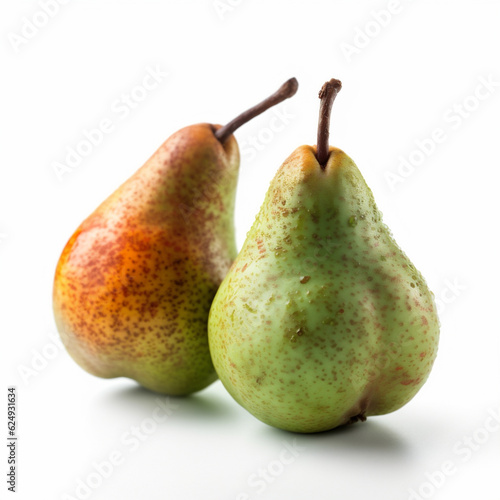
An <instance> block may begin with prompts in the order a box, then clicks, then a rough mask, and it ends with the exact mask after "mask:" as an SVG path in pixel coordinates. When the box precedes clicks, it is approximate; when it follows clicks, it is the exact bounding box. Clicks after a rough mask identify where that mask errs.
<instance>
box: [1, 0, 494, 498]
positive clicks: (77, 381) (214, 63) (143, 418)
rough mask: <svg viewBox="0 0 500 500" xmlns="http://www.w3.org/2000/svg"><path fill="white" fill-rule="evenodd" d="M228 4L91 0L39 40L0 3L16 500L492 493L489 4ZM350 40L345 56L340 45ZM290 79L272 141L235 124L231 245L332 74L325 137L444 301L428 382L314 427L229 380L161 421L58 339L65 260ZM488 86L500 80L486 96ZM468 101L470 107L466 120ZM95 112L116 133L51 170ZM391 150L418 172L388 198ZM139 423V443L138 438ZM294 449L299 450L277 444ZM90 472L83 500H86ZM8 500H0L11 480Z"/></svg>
mask: <svg viewBox="0 0 500 500" xmlns="http://www.w3.org/2000/svg"><path fill="white" fill-rule="evenodd" d="M220 4H221V5H222V6H223V5H225V6H226V7H227V8H226V9H225V10H223V7H221V10H219V11H217V9H216V8H215V7H216V5H215V3H214V2H212V1H211V0H207V1H201V0H200V1H190V2H185V1H184V2H181V1H170V2H166V1H151V0H150V1H147V0H140V1H139V0H137V1H125V0H94V1H91V0H86V1H83V0H81V1H79V2H71V4H68V5H64V6H60V8H59V12H57V13H56V14H55V15H54V16H53V17H52V18H51V19H50V20H49V21H48V22H47V23H46V25H44V26H41V27H40V28H36V27H35V31H34V32H33V29H32V30H31V31H30V30H29V28H24V32H26V30H27V31H28V32H29V34H30V36H31V38H29V39H28V38H26V39H25V40H24V42H23V41H20V38H19V37H20V36H23V35H22V33H23V26H25V24H26V21H25V20H24V18H25V17H26V18H27V19H28V20H31V19H33V18H34V17H35V16H38V17H37V18H36V19H37V21H38V23H40V22H43V15H42V16H41V17H40V14H37V13H39V12H41V9H40V6H39V4H38V3H37V2H35V1H20V0H16V2H3V3H2V7H1V13H0V35H1V42H0V57H1V74H2V77H1V80H0V127H1V130H0V169H1V180H0V200H1V210H0V233H1V238H0V283H1V297H0V300H1V305H2V309H1V311H2V313H1V329H2V336H1V338H2V349H1V356H2V361H1V369H2V387H3V389H2V390H3V391H5V392H6V387H7V385H8V384H14V385H16V386H17V388H18V399H19V404H18V413H19V417H18V418H19V436H20V440H19V447H18V453H19V475H18V495H17V497H16V498H22V499H30V500H31V499H34V498H37V499H42V500H43V499H62V498H84V497H85V495H86V497H88V498H91V499H96V500H97V499H103V500H104V499H106V500H109V499H111V498H119V499H124V500H127V499H137V498H146V499H148V500H157V499H164V498H176V499H195V498H198V499H217V500H218V499H231V500H232V499H237V498H239V499H240V500H242V499H245V498H252V499H278V498H279V499H281V498H283V499H285V498H286V499H299V498H314V499H318V500H322V499H331V498H342V499H360V500H361V499H367V498H369V499H371V500H376V499H384V500H388V499H391V500H392V499H410V498H412V499H413V500H415V499H418V498H435V499H440V500H448V499H453V500H457V499H469V498H478V497H480V498H484V499H490V498H491V499H493V498H495V499H498V498H499V494H500V493H499V489H500V485H499V482H498V469H499V465H500V446H499V444H500V431H499V427H500V422H498V421H497V422H496V423H494V420H493V416H494V415H497V418H500V417H498V414H499V411H500V394H499V390H498V389H499V382H500V362H499V361H500V359H499V352H500V351H499V349H500V342H499V328H500V327H499V322H498V307H499V303H498V301H499V293H498V288H499V286H498V284H499V278H500V276H499V270H498V269H499V266H498V261H499V246H498V241H499V239H498V212H499V210H498V186H499V181H500V176H499V174H498V172H499V169H500V162H499V130H500V118H499V117H500V87H499V85H498V82H500V67H499V48H500V29H499V22H500V2H498V1H480V0H470V1H457V0H453V1H451V0H450V1H444V0H442V1H440V0H437V1H432V2H431V1H424V0H420V1H417V0H414V1H409V0H401V1H400V3H399V10H398V12H397V13H396V14H393V15H391V18H390V19H389V20H388V21H387V20H385V21H384V20H383V17H384V16H383V15H382V14H381V15H379V16H378V19H379V21H376V20H374V19H375V18H374V14H373V13H374V12H380V11H381V10H386V9H388V7H389V6H391V7H392V5H393V4H394V2H390V1H389V0H380V1H376V2H366V1H365V2H353V1H347V0H346V1H326V0H324V1H311V0H308V1H302V2H298V1H290V0H287V1H285V0H279V1H278V0H275V1H269V0H268V1H264V0H252V1H250V0H246V1H245V0H240V1H238V0H222V2H220ZM381 16H382V17H381ZM385 18H387V16H385ZM382 22H383V24H385V26H381V23H382ZM366 30H368V31H369V33H370V34H369V38H368V39H366V37H365V40H363V35H362V32H363V31H366ZM16 37H18V38H16ZM345 44H351V45H353V46H355V49H356V53H353V54H351V56H348V55H346V53H345V50H346V45H345ZM363 44H364V45H365V46H364V47H361V45H363ZM356 46H357V47H356ZM343 47H344V50H343ZM156 66H158V67H159V68H160V71H163V72H168V76H166V77H164V78H163V79H162V81H161V83H159V84H158V86H157V88H155V89H153V90H150V91H149V92H147V95H145V96H144V95H143V94H141V93H140V92H141V91H140V89H139V90H135V95H137V96H140V97H141V98H142V97H144V99H143V100H142V101H141V102H140V103H137V105H136V107H135V108H134V109H132V110H130V113H129V114H128V115H127V116H125V113H126V111H125V110H123V108H120V109H121V112H118V110H117V108H116V106H117V104H116V101H117V100H120V99H121V98H122V94H124V93H125V94H126V93H130V92H132V91H134V89H136V87H137V85H139V84H140V83H141V81H142V80H143V78H144V76H145V75H146V73H147V68H148V67H151V68H155V67H156ZM291 76H295V77H297V79H298V80H299V82H300V89H299V92H298V94H297V95H296V96H295V97H294V98H293V99H292V100H290V101H287V103H286V104H285V105H282V106H280V110H281V112H282V114H283V113H284V114H285V115H291V117H290V116H289V118H287V119H286V123H284V124H283V127H282V128H281V130H279V131H275V132H271V133H270V132H269V130H266V129H268V127H269V125H270V120H271V117H272V116H273V114H272V112H268V113H267V114H265V115H264V116H262V117H259V118H258V119H256V120H254V121H253V122H252V123H251V124H248V125H246V126H245V127H243V128H242V129H240V130H238V132H237V133H236V137H237V139H238V140H239V142H240V146H241V149H242V165H241V174H240V184H239V188H238V193H237V208H236V216H235V218H236V226H237V236H238V245H239V246H241V244H242V243H243V241H244V238H245V234H246V232H247V231H248V229H249V228H250V226H251V224H252V221H253V219H254V217H255V214H256V213H257V211H258V209H259V206H260V204H261V202H262V200H263V197H264V194H265V192H266V189H267V187H268V184H269V181H270V180H271V179H272V177H273V175H274V173H275V171H276V169H277V168H278V167H279V165H280V164H281V163H282V161H283V160H284V159H285V158H286V157H287V156H288V155H289V154H290V153H291V152H292V151H293V150H294V149H295V148H296V147H297V146H299V145H301V144H304V143H306V144H314V142H315V134H316V123H317V112H318V99H317V92H318V90H319V88H320V87H321V85H322V84H323V82H324V81H325V80H327V79H329V78H331V77H337V78H339V79H341V80H342V82H343V84H344V87H343V90H342V91H341V93H340V94H339V96H338V98H337V101H336V103H335V105H334V110H333V117H332V133H331V141H332V144H333V145H335V146H338V147H340V148H342V149H344V150H345V151H346V152H347V153H348V154H349V155H350V156H352V157H353V159H354V160H355V161H356V163H357V164H358V166H359V168H360V169H361V171H362V172H363V174H364V176H365V178H366V180H367V183H368V185H369V186H371V188H372V190H373V191H374V195H375V199H376V200H377V202H378V205H379V208H380V209H381V211H382V212H383V213H384V217H385V222H386V223H387V224H388V226H389V227H390V228H391V229H392V231H393V233H394V235H395V238H396V240H397V241H398V243H399V244H400V246H401V247H402V248H403V249H404V250H405V251H406V252H407V254H408V255H409V256H410V258H411V259H412V260H413V262H414V263H415V265H416V266H417V267H418V268H419V269H420V270H421V271H422V273H423V274H424V276H425V277H426V279H427V281H428V283H429V286H430V287H431V289H432V290H433V291H434V292H435V294H436V298H437V300H438V302H439V307H440V316H441V323H442V329H441V343H440V351H439V356H438V358H437V361H436V363H435V367H434V370H433V372H432V374H431V376H430V378H429V380H428V382H427V384H426V385H425V387H424V388H423V389H422V391H421V392H420V393H419V394H418V396H417V397H416V398H415V399H414V400H413V401H412V402H411V403H410V404H408V405H407V406H406V407H405V408H403V409H401V410H400V411H397V412H395V413H393V414H391V415H387V416H383V417H377V418H372V419H370V420H369V421H368V422H366V423H364V424H359V425H355V426H352V427H350V428H346V429H340V430H336V431H333V432H329V433H325V434H320V435H310V436H307V435H305V436H304V435H294V434H289V433H285V432H282V431H279V430H276V429H273V428H270V427H268V426H266V425H264V424H262V423H261V422H259V421H258V420H256V419H255V418H253V417H252V416H251V415H250V414H248V413H247V412H246V411H245V410H244V409H243V408H241V407H239V406H238V405H237V404H236V403H235V402H234V401H233V400H232V399H231V398H230V396H229V395H228V394H227V393H226V392H225V390H224V388H223V387H222V386H221V384H220V382H218V383H215V384H213V385H212V386H211V387H209V388H208V389H206V390H205V391H202V392H201V393H199V394H197V395H195V396H193V397H190V398H187V399H175V400H174V399H171V400H170V403H169V404H170V406H171V407H172V410H171V411H170V415H169V416H168V418H166V419H164V421H162V422H160V423H155V421H154V420H152V418H153V417H154V416H157V417H158V416H162V415H165V413H164V412H163V410H161V408H160V409H159V410H155V408H156V407H157V402H156V399H157V397H158V396H157V395H155V394H152V393H149V392H147V391H144V390H141V389H139V388H138V387H137V385H136V384H135V383H134V382H132V381H129V380H125V379H116V380H101V379H97V378H95V377H92V376H91V375H89V374H87V373H86V372H84V371H83V370H82V369H80V368H79V367H78V366H77V365H76V364H75V363H74V362H73V361H72V360H71V359H70V357H69V356H68V355H67V353H66V352H65V351H64V350H62V349H61V348H60V347H58V344H57V342H56V341H54V340H52V339H51V335H53V334H54V332H55V326H54V321H53V317H52V311H51V288H52V279H53V273H54V269H55V266H56V262H57V260H58V257H59V254H60V252H61V250H62V248H63V246H64V244H65V242H66V241H67V239H68V238H69V237H70V235H71V234H72V232H73V231H74V229H75V228H76V227H77V226H78V224H79V223H80V222H81V221H82V220H83V219H84V218H85V217H86V216H87V215H88V214H89V213H90V212H91V211H93V209H94V208H95V207H96V206H97V205H98V204H99V203H100V202H101V201H103V200H104V199H105V198H106V197H107V196H108V195H109V194H111V192H112V191H114V189H116V187H118V186H119V185H120V184H121V183H122V182H123V181H124V180H126V179H127V178H128V177H129V176H130V175H131V174H132V173H133V172H134V171H135V170H137V168H139V167H140V166H141V165H142V163H143V162H144V161H145V160H146V159H147V158H148V157H149V156H150V155H151V154H152V153H153V152H154V151H155V149H156V148H157V147H158V146H159V145H160V144H161V143H162V142H163V141H164V140H165V139H166V138H167V137H168V136H169V135H170V134H171V133H173V132H174V131H176V130H177V129H179V128H180V127H183V126H186V125H189V124H192V123H196V122H204V121H208V122H214V123H224V122H226V121H228V120H229V119H231V118H232V117H233V116H234V115H235V114H237V113H239V112H240V111H242V110H243V109H245V108H247V107H249V106H251V105H253V104H254V103H256V102H258V101H260V100H261V99H262V98H264V97H266V96H267V95H268V94H270V93H271V92H273V91H274V90H275V89H276V88H277V87H278V86H279V85H280V84H281V83H282V82H283V81H284V80H286V79H287V78H289V77H291ZM481 79H483V80H488V79H489V80H490V81H493V82H497V83H496V86H493V87H492V88H491V89H490V91H489V93H488V92H487V91H485V89H484V88H479V89H478V85H480V81H481ZM476 91H479V92H480V95H481V98H482V100H480V101H478V100H477V99H475V98H474V97H473V96H474V94H475V92H476ZM481 92H482V93H481ZM464 105H465V110H466V111H465V112H464V114H466V115H467V116H463V117H461V118H457V117H458V116H460V115H459V114H458V113H459V109H460V107H462V106H464ZM106 118H108V119H110V120H111V121H112V122H113V125H114V128H113V131H112V132H111V133H109V134H107V135H106V136H105V137H104V140H103V141H102V143H101V144H100V145H98V146H96V147H95V148H94V149H93V151H92V152H91V153H90V154H89V155H88V156H87V157H86V158H84V159H83V161H82V162H81V163H80V164H79V165H77V166H75V167H74V168H73V170H72V171H71V172H67V173H65V174H64V175H63V176H62V179H61V180H59V179H58V177H57V176H56V174H55V172H54V168H53V166H54V163H55V162H64V161H65V156H66V154H67V148H68V147H76V145H77V144H78V143H79V142H80V141H81V140H82V139H83V138H84V132H85V130H90V129H92V128H95V127H96V126H98V124H99V122H100V121H101V120H103V119H106ZM273 123H274V122H273ZM436 128H440V129H442V131H443V134H444V136H445V139H444V140H442V141H441V143H440V144H438V145H436V146H435V147H434V150H433V151H431V152H430V154H428V155H426V156H425V158H424V159H423V161H420V162H419V161H418V160H419V159H420V160H422V155H420V156H419V153H415V150H417V145H416V141H424V142H425V141H427V140H428V139H429V138H431V137H432V134H433V131H434V130H435V129H436ZM251 137H257V138H258V141H259V142H258V143H257V146H258V149H260V150H259V151H258V150H257V149H255V146H252V147H250V146H249V145H248V144H249V143H248V141H249V140H251V139H250V138H251ZM252 148H253V149H252ZM430 149H432V147H431V146H429V151H430ZM243 150H245V152H244V153H243ZM250 150H251V151H250ZM401 157H402V158H406V159H408V158H410V157H411V158H413V160H415V159H416V161H417V163H420V164H419V165H418V166H415V168H414V170H413V171H410V170H408V168H407V170H406V171H405V176H406V177H401V178H400V180H401V182H399V183H397V185H395V186H393V187H392V188H391V185H390V183H389V182H388V179H387V178H388V172H392V173H396V174H397V172H398V167H399V165H400V163H401ZM49 358H50V359H49ZM28 369H29V370H31V372H27V370H28ZM23 373H24V375H22V374H23ZM27 373H28V374H27ZM2 398H4V399H3V401H4V403H2V405H1V407H2V411H1V415H2V416H0V422H3V423H1V424H0V426H1V427H2V428H3V429H4V431H3V432H4V433H5V428H6V416H5V411H6V410H5V408H6V403H5V402H6V395H5V396H2ZM161 401H162V402H163V403H165V401H166V400H165V398H164V397H162V398H161ZM174 406H175V408H173V407H174ZM162 412H163V413H162ZM134 428H140V429H142V430H141V431H140V432H141V433H142V436H143V440H142V441H141V442H140V443H139V441H137V442H135V444H134V442H133V441H131V438H130V436H131V433H132V432H134ZM285 443H288V445H289V446H296V448H297V452H296V455H294V456H292V455H290V454H284V453H283V450H284V449H285V447H286V444H285ZM1 448H2V449H3V450H4V451H2V453H1V454H0V462H1V463H2V467H1V469H0V470H2V471H6V467H7V466H6V462H7V457H6V455H7V448H5V447H4V446H2V447H1ZM117 453H119V454H121V462H120V464H119V465H115V466H114V469H113V471H112V472H111V474H108V471H107V470H106V471H105V472H106V475H109V477H107V478H104V479H103V478H102V475H101V476H98V475H97V473H96V472H95V465H94V464H95V463H102V462H103V461H106V460H109V456H110V454H113V456H115V455H116V454H117ZM291 457H292V458H293V460H292V458H291ZM280 458H281V459H282V460H283V458H285V461H286V462H287V463H283V461H281V462H280ZM4 464H5V465H4ZM443 469H444V470H446V472H447V475H443V473H442V472H439V471H442V470H443ZM2 477H4V478H5V476H4V475H3V473H2ZM430 477H432V479H430ZM266 478H267V479H266ZM79 481H84V482H88V481H90V483H91V489H90V490H89V491H87V492H85V488H80V490H77V486H78V484H81V483H79ZM0 487H1V489H2V496H3V491H6V488H7V485H6V483H4V480H2V484H1V485H0ZM412 491H413V492H414V493H412ZM65 495H69V496H65ZM6 498H7V497H6Z"/></svg>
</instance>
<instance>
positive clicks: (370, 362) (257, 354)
mask: <svg viewBox="0 0 500 500" xmlns="http://www.w3.org/2000/svg"><path fill="white" fill-rule="evenodd" d="M340 88H341V84H340V82H339V81H338V80H331V81H330V82H327V83H326V84H325V85H324V87H323V88H322V90H321V92H320V98H321V107H320V120H319V126H318V144H317V147H313V146H301V147H299V148H297V149H296V150H295V151H294V152H293V153H292V154H291V155H290V156H289V157H288V159H286V160H285V162H284V163H283V165H282V166H281V167H280V169H279V170H278V172H277V174H276V176H275V177H274V179H273V181H272V182H271V185H270V187H269V190H268V192H267V195H266V198H265V200H264V203H263V204H262V207H261V209H260V212H259V214H258V216H257V218H256V220H255V223H254V225H253V227H252V229H251V230H250V231H249V233H248V236H247V239H246V241H245V243H244V245H243V248H242V250H241V252H240V253H239V255H238V257H237V258H236V260H235V262H234V264H233V266H232V268H231V270H230V271H229V273H228V274H227V276H226V278H225V279H224V281H223V283H222V285H221V286H220V288H219V290H218V292H217V295H216V297H215V299H214V302H213V304H212V309H211V311H210V318H209V343H210V351H211V353H212V359H213V362H214V365H215V368H216V370H217V373H218V375H219V377H220V379H221V381H222V383H223V384H224V386H225V387H226V389H227V390H228V391H229V392H230V394H231V395H232V396H233V397H234V398H235V400H236V401H237V402H239V403H240V404H241V405H242V406H243V407H244V408H246V409H247V410H248V411H249V412H250V413H252V414H253V415H255V416H256V417H257V418H259V419H260V420H262V421H263V422H266V423H267V424H270V425H273V426H275V427H279V428H281V429H285V430H289V431H295V432H319V431H326V430H328V429H333V428H334V427H337V426H340V425H344V424H348V423H352V422H356V421H363V420H366V418H367V417H369V416H372V415H382V414H385V413H389V412H392V411H395V410H397V409H398V408H401V407H402V406H403V405H405V404H406V403H407V402H408V401H410V400H411V399H412V398H413V396H415V394H416V393H417V392H418V391H419V389H420V388H421V387H422V385H423V384H424V382H425V381H426V379H427V377H428V375H429V373H430V371H431V368H432V365H433V362H434V359H435V357H436V353H437V346H438V336H439V322H438V317H437V314H436V307H435V305H434V300H433V295H432V293H431V292H430V291H429V288H428V287H427V285H426V283H425V280H424V278H423V277H422V275H421V274H420V273H419V272H418V271H417V270H416V269H415V267H414V266H413V264H412V263H411V262H410V260H409V259H408V257H407V256H406V255H405V254H404V252H403V251H402V250H401V249H400V248H399V247H398V245H397V244H396V242H395V241H394V239H393V238H392V235H391V233H390V231H389V229H388V228H387V226H386V225H385V224H383V222H382V218H381V214H380V212H379V211H378V209H377V206H376V204H375V200H374V198H373V195H372V192H371V190H370V189H369V187H368V186H367V185H366V182H365V180H364V179H363V176H362V175H361V172H360V171H359V170H358V168H357V167H356V165H355V164H354V162H353V161H352V160H351V158H349V156H347V155H346V154H345V153H344V152H343V151H341V150H340V149H337V148H333V147H330V146H329V143H328V141H329V121H330V113H331V107H332V103H333V100H334V98H335V96H336V95H337V93H338V91H339V90H340Z"/></svg>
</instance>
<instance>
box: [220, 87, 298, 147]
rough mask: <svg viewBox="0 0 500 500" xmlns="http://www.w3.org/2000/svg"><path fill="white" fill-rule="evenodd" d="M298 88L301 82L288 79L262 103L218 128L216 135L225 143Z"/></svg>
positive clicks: (290, 95)
mask: <svg viewBox="0 0 500 500" xmlns="http://www.w3.org/2000/svg"><path fill="white" fill-rule="evenodd" d="M298 88H299V82H298V81H297V80H296V79H295V78H290V80H287V81H286V82H285V83H284V84H283V85H282V86H281V87H280V88H279V89H278V90H277V91H276V92H275V93H274V94H273V95H270V96H269V97H268V98H267V99H264V100H263V101H262V102H261V103H259V104H256V105H255V106H253V107H252V108H250V109H247V110H246V111H244V112H243V113H241V115H238V116H237V117H236V118H234V119H233V120H231V121H230V122H229V123H227V124H226V125H224V126H223V127H221V128H220V129H219V130H217V131H216V132H215V137H217V139H218V140H219V141H220V142H221V143H224V142H225V141H226V139H227V138H228V137H229V136H230V135H231V134H232V133H233V132H234V131H235V130H236V129H238V128H239V127H241V126H242V125H244V124H245V123H246V122H248V121H250V120H251V119H252V118H255V117H256V116H258V115H260V114H261V113H263V112H264V111H266V110H267V109H269V108H271V107H272V106H275V105H276V104H279V103H280V102H282V101H284V100H285V99H288V98H289V97H292V96H293V95H294V94H295V93H296V92H297V89H298Z"/></svg>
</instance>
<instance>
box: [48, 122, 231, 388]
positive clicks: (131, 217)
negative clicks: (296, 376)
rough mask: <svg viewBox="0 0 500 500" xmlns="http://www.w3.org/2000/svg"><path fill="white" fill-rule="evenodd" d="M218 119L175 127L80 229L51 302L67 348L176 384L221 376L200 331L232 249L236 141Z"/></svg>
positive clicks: (106, 371)
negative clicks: (223, 136)
mask: <svg viewBox="0 0 500 500" xmlns="http://www.w3.org/2000/svg"><path fill="white" fill-rule="evenodd" d="M217 128H218V127H214V126H212V125H209V124H198V125H193V126H190V127H186V128H183V129H181V130H179V131H178V132H176V133H175V134H173V135H172V136H171V137H170V138H169V139H167V141H165V143H164V144H163V145H162V146H161V147H160V148H159V149H158V151H156V153H155V154H154V155H153V156H152V157H151V158H150V159H149V160H148V161H147V162H146V164H145V165H144V166H143V167H142V168H140V169H139V170H138V171H137V172H136V173H135V174H134V175H133V176H132V177H131V178H130V179H129V180H127V181H126V182H125V183H124V184H123V185H122V186H121V187H120V188H119V189H118V190H117V191H116V192H115V193H113V194H112V195H111V196H110V197H109V198H108V199H107V200H106V201H104V203H102V204H101V205H100V206H99V207H98V208H97V210H95V212H93V213H92V214H91V215H90V216H89V217H88V218H87V219H86V220H85V221H84V222H83V223H82V224H81V225H80V227H79V228H78V229H77V230H76V232H75V233H74V234H73V236H72V237H71V239H70V240H69V241H68V243H67V244H66V247H65V248H64V251H63V253H62V255H61V257H60V260H59V263H58V265H57V269H56V273H55V280H54V291H53V303H54V314H55V319H56V324H57V327H58V329H59V332H60V334H61V338H62V341H63V343H64V345H65V347H66V349H67V350H68V352H69V353H70V354H71V356H72V357H73V358H74V360H75V361H76V362H77V363H78V364H79V365H80V366H81V367H83V368H84V369H85V370H87V371H88V372H90V373H92V374H94V375H97V376H99V377H104V378H112V377H121V376H124V377H130V378H132V379H135V380H136V381H138V382H139V383H140V384H142V385H143V386H144V387H146V388H148V389H151V390H153V391H157V392H160V393H168V394H172V395H184V394H189V393H191V392H194V391H199V390H201V389H203V388H204V387H206V386H207V385H209V384H210V383H212V382H213V381H214V380H216V379H217V375H216V373H215V370H214V367H213V364H212V361H211V358H210V353H209V349H208V339H207V318H208V311H209V309H210V305H211V302H212V299H213V297H214V295H215V293H216V291H217V288H218V286H219V284H220V283H221V281H222V280H223V278H224V276H225V274H226V272H227V270H228V269H229V267H230V265H231V263H232V261H233V260H234V258H235V256H236V248H235V240H234V226H233V211H234V198H235V191H236V183H237V177H238V168H239V151H238V146H237V144H236V141H235V139H234V137H233V136H230V137H229V138H228V139H227V140H225V142H224V143H223V145H222V144H221V142H220V141H219V140H218V139H217V138H216V137H215V135H214V131H215V130H216V129H217Z"/></svg>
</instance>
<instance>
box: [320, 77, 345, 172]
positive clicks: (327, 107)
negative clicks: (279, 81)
mask: <svg viewBox="0 0 500 500" xmlns="http://www.w3.org/2000/svg"><path fill="white" fill-rule="evenodd" d="M341 88H342V83H341V82H340V80H336V79H335V78H332V79H331V80H330V81H328V82H326V83H325V84H324V85H323V87H321V90H320V91H319V98H320V99H321V104H320V106H319V120H318V142H317V151H316V158H317V160H318V163H319V164H320V166H321V168H322V169H323V170H324V169H325V168H326V163H327V161H328V157H329V156H330V116H331V114H332V106H333V101H335V98H336V97H337V94H338V93H339V92H340V89H341Z"/></svg>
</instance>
